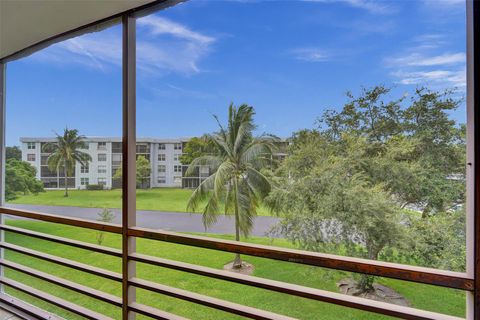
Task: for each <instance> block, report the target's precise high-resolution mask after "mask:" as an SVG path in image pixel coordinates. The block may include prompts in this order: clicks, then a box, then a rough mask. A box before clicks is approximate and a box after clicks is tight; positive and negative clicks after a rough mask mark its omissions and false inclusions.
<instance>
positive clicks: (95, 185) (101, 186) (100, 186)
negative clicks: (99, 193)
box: [87, 184, 104, 190]
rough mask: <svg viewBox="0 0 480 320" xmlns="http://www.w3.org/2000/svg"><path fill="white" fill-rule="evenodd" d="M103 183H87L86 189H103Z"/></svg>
mask: <svg viewBox="0 0 480 320" xmlns="http://www.w3.org/2000/svg"><path fill="white" fill-rule="evenodd" d="M103 188H104V185H103V184H89V185H87V190H103Z"/></svg>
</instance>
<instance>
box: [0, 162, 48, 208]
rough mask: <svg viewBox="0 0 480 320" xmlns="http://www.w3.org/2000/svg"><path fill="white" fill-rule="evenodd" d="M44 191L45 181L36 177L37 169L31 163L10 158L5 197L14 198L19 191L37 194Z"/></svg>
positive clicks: (6, 173)
mask: <svg viewBox="0 0 480 320" xmlns="http://www.w3.org/2000/svg"><path fill="white" fill-rule="evenodd" d="M42 191H43V183H42V182H41V181H40V180H37V178H36V169H35V167H33V166H32V165H31V164H30V163H28V162H25V161H21V160H17V159H9V160H8V161H7V162H6V166H5V199H6V200H7V201H8V200H13V199H15V198H16V197H17V194H18V193H22V194H28V193H33V194H37V193H39V192H42Z"/></svg>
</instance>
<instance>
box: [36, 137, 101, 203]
mask: <svg viewBox="0 0 480 320" xmlns="http://www.w3.org/2000/svg"><path fill="white" fill-rule="evenodd" d="M56 136H57V137H56V140H57V141H56V142H54V143H48V144H47V145H45V147H44V148H45V150H49V151H52V153H51V154H50V156H49V157H48V159H47V164H48V168H49V169H50V170H51V171H54V172H57V171H60V170H63V174H64V179H65V194H64V196H65V197H68V183H67V182H68V176H69V175H72V174H73V171H74V170H75V164H76V163H77V162H79V163H80V164H81V165H83V166H87V165H88V162H89V161H91V160H92V158H91V157H90V155H89V154H88V153H86V152H84V151H82V150H81V149H86V148H87V144H86V143H85V137H84V136H82V135H79V134H78V130H76V129H71V130H70V129H68V128H65V130H64V131H63V135H59V134H56Z"/></svg>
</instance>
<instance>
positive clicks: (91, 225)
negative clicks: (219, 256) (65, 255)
mask: <svg viewBox="0 0 480 320" xmlns="http://www.w3.org/2000/svg"><path fill="white" fill-rule="evenodd" d="M0 213H2V214H9V215H12V216H17V217H23V218H29V219H35V220H41V221H46V222H53V223H60V224H66V225H69V226H74V227H80V228H87V229H94V230H100V231H106V232H112V233H119V234H120V233H122V226H121V225H119V224H114V223H106V222H99V221H91V220H86V219H79V218H71V217H64V216H60V215H55V214H49V213H41V212H36V211H30V210H23V209H22V210H19V209H13V208H7V207H0Z"/></svg>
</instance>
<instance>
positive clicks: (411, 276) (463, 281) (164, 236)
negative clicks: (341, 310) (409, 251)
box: [128, 227, 473, 291]
mask: <svg viewBox="0 0 480 320" xmlns="http://www.w3.org/2000/svg"><path fill="white" fill-rule="evenodd" d="M128 235H129V236H132V237H139V238H147V239H153V240H160V241H165V242H171V243H177V244H183V245H189V246H194V247H201V248H206V249H213V250H220V251H227V252H235V253H240V254H245V255H250V256H256V257H262V258H268V259H274V260H281V261H288V262H294V263H299V264H306V265H311V266H317V267H324V268H329V269H336V270H343V271H349V272H357V273H365V274H370V275H375V276H380V277H387V278H394V279H399V280H406V281H412V282H418V283H424V284H431V285H436V286H441V287H447V288H453V289H460V290H466V291H473V279H471V278H470V277H468V276H467V274H466V273H462V272H453V271H446V270H438V269H432V268H424V267H416V266H409V265H404V264H398V263H391V262H383V261H374V260H367V259H361V258H352V257H344V256H337V255H332V254H325V253H318V252H310V251H304V250H295V249H287V248H279V247H273V246H265V245H258V244H251V243H245V242H237V241H232V240H223V239H213V238H209V237H203V236H196V235H187V234H180V233H176V232H170V231H164V230H153V229H148V228H141V227H133V228H129V231H128Z"/></svg>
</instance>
